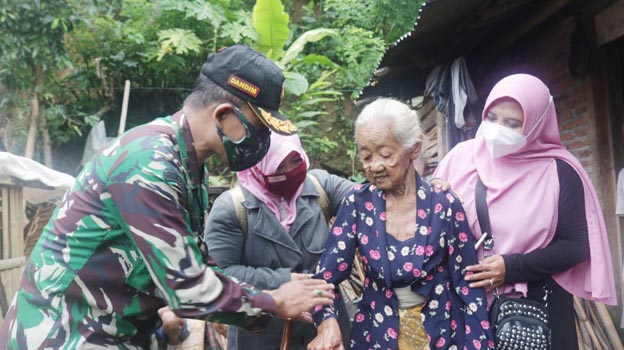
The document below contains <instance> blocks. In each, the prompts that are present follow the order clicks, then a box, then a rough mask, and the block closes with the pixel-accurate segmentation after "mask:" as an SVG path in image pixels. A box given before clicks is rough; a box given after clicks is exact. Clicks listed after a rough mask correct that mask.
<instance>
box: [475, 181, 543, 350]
mask: <svg viewBox="0 0 624 350" xmlns="http://www.w3.org/2000/svg"><path fill="white" fill-rule="evenodd" d="M486 194H487V190H486V188H485V185H484V184H483V182H482V181H481V178H478V180H477V186H476V191H475V204H476V207H477V218H478V220H479V226H481V231H482V234H483V235H486V238H485V240H484V241H483V250H484V252H485V251H490V252H491V253H492V254H493V253H494V238H493V236H492V231H491V226H490V217H489V213H488V208H487V202H486V200H485V197H486ZM550 292H551V290H550V288H549V287H548V286H547V285H544V299H543V300H544V302H543V303H542V302H540V301H536V300H531V299H527V298H515V297H511V296H509V295H505V294H503V295H501V294H499V293H498V292H497V291H495V293H494V295H495V297H496V300H495V301H494V303H493V304H492V306H491V307H490V325H491V327H492V331H493V333H494V343H495V344H496V349H497V350H550V349H551V330H550V326H549V325H548V309H547V306H548V295H549V294H550Z"/></svg>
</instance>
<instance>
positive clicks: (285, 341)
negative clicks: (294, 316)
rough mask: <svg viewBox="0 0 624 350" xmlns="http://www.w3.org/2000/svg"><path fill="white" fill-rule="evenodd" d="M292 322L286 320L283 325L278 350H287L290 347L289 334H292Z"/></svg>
mask: <svg viewBox="0 0 624 350" xmlns="http://www.w3.org/2000/svg"><path fill="white" fill-rule="evenodd" d="M294 322H295V321H293V320H286V322H285V323H284V331H282V344H281V345H280V350H288V348H289V347H290V334H291V333H292V327H293V323H294Z"/></svg>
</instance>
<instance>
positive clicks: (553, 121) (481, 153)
mask: <svg viewBox="0 0 624 350" xmlns="http://www.w3.org/2000/svg"><path fill="white" fill-rule="evenodd" d="M435 176H436V177H440V178H443V179H447V180H448V181H449V182H450V183H451V185H452V187H453V190H455V191H456V192H457V193H459V194H460V195H461V196H463V198H464V208H465V210H466V214H467V216H468V220H469V222H470V225H471V228H472V231H473V232H474V234H475V238H477V239H478V238H480V237H481V232H482V230H481V227H480V226H479V222H478V219H477V209H476V205H475V188H476V185H477V181H478V178H480V179H481V181H482V182H483V184H484V185H485V188H486V198H487V207H488V210H489V217H490V224H491V231H492V235H493V238H494V251H493V252H487V253H486V254H485V256H484V251H483V245H482V246H481V248H480V249H479V257H480V263H479V264H478V265H473V266H471V267H468V269H469V270H470V271H473V274H472V275H469V276H467V277H466V280H469V281H470V282H471V284H470V286H471V287H485V288H486V291H488V292H489V295H488V299H489V301H490V302H491V301H492V292H493V291H494V290H497V291H499V292H500V293H512V292H516V293H518V294H521V295H523V296H526V297H528V298H531V299H535V300H542V299H543V297H544V294H545V292H544V286H546V287H547V288H550V290H552V293H551V294H550V295H549V296H548V311H549V322H550V326H551V329H552V349H553V350H570V349H572V350H574V349H578V343H577V339H576V336H575V334H576V328H575V323H574V308H573V298H572V296H573V295H576V296H578V297H581V298H585V299H590V300H596V301H600V302H603V303H606V304H610V305H615V304H616V294H615V287H614V281H613V267H612V265H611V255H610V252H609V246H608V240H607V233H606V229H605V224H604V219H603V216H602V211H601V209H600V204H599V202H598V198H597V196H596V192H595V190H594V187H593V185H592V183H591V181H590V178H589V176H588V175H587V173H586V172H585V170H584V169H583V167H582V166H581V164H580V162H579V161H578V160H577V159H576V158H575V157H574V156H573V155H572V154H571V153H570V152H568V151H567V150H566V148H565V147H564V145H563V144H562V143H561V139H560V137H559V130H558V127H557V114H556V112H555V104H554V102H553V98H552V96H551V94H550V92H549V90H548V87H546V85H545V84H544V83H543V82H542V81H541V80H539V79H538V78H536V77H533V76H531V75H527V74H516V75H511V76H508V77H506V78H504V79H502V80H501V81H500V82H498V83H497V84H496V85H495V86H494V88H493V89H492V91H491V92H490V95H489V96H488V99H487V101H486V103H485V107H484V110H483V122H482V123H481V126H480V127H479V130H478V131H477V134H476V137H475V139H473V140H469V141H466V142H463V143H460V144H458V145H457V146H456V147H455V148H453V149H452V150H451V151H450V152H449V153H448V154H447V155H446V156H445V157H444V159H443V160H442V162H441V163H440V165H439V167H438V169H437V171H436V173H435Z"/></svg>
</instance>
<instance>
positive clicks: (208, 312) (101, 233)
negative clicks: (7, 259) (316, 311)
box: [0, 113, 276, 349]
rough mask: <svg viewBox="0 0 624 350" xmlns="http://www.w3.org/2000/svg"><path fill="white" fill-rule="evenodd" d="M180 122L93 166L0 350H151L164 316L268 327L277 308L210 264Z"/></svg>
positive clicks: (35, 254) (46, 239)
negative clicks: (162, 312) (163, 310)
mask: <svg viewBox="0 0 624 350" xmlns="http://www.w3.org/2000/svg"><path fill="white" fill-rule="evenodd" d="M204 173H205V169H204V167H203V164H198V162H197V157H196V154H195V149H194V148H193V147H192V136H191V133H190V130H189V128H188V122H187V121H186V119H185V117H184V116H183V115H182V113H177V114H176V115H174V116H172V117H167V118H161V119H156V120H155V121H153V122H151V123H149V124H146V125H142V126H139V127H136V128H134V129H132V130H130V131H128V132H127V133H126V134H124V135H123V136H122V137H121V138H119V139H117V140H116V141H115V143H114V144H113V145H110V146H108V147H107V148H106V149H105V150H103V151H102V152H101V153H99V154H98V155H96V156H95V157H94V158H93V159H92V160H91V161H90V162H89V163H87V164H86V165H85V168H84V169H83V171H82V172H81V173H80V174H79V175H78V176H77V178H76V182H75V184H74V185H73V187H72V188H71V189H70V190H69V191H68V192H67V193H66V194H65V196H64V198H63V200H62V202H61V203H60V204H59V205H58V206H57V208H56V211H55V212H54V214H53V216H52V219H51V220H50V222H49V223H48V225H47V226H46V227H45V229H44V231H43V233H42V236H41V238H40V239H39V241H38V243H37V245H36V247H35V248H34V250H33V251H32V254H31V256H30V259H29V260H28V262H27V264H26V266H25V270H24V274H23V276H22V281H21V286H20V289H19V291H18V293H17V295H16V297H15V299H14V300H13V303H12V305H11V307H10V309H9V312H8V313H7V316H6V319H5V322H4V324H3V325H2V329H1V330H0V348H1V349H83V348H88V349H104V348H106V349H149V348H150V347H151V346H152V344H153V339H154V337H153V334H154V330H155V327H156V326H157V325H158V323H159V318H158V314H157V310H158V309H159V308H160V307H162V306H164V305H169V306H170V307H171V308H172V309H173V310H174V311H175V313H176V314H177V315H178V316H180V317H186V318H201V319H206V320H210V321H218V322H223V323H230V324H234V325H237V326H239V327H243V328H246V329H249V330H257V329H261V328H263V327H264V326H266V325H267V324H268V322H270V319H271V318H272V315H273V314H274V313H275V311H276V306H275V302H274V300H273V299H272V298H271V297H270V296H269V295H267V294H264V293H261V292H258V291H254V290H253V289H251V288H248V286H245V285H241V284H239V283H238V282H237V281H235V280H234V279H231V278H229V277H227V276H225V275H223V274H222V273H221V272H220V270H218V269H217V268H215V267H214V266H212V268H211V267H207V266H206V265H205V264H204V263H203V262H202V254H201V252H200V250H199V248H198V245H197V243H196V237H197V234H196V233H197V232H202V223H203V216H204V213H205V211H206V209H207V208H206V206H207V191H206V190H207V181H206V176H204Z"/></svg>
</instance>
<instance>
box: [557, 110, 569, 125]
mask: <svg viewBox="0 0 624 350" xmlns="http://www.w3.org/2000/svg"><path fill="white" fill-rule="evenodd" d="M557 119H558V120H559V122H565V121H566V120H570V119H572V111H571V110H566V111H565V112H563V113H561V112H560V113H559V115H558V118H557Z"/></svg>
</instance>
